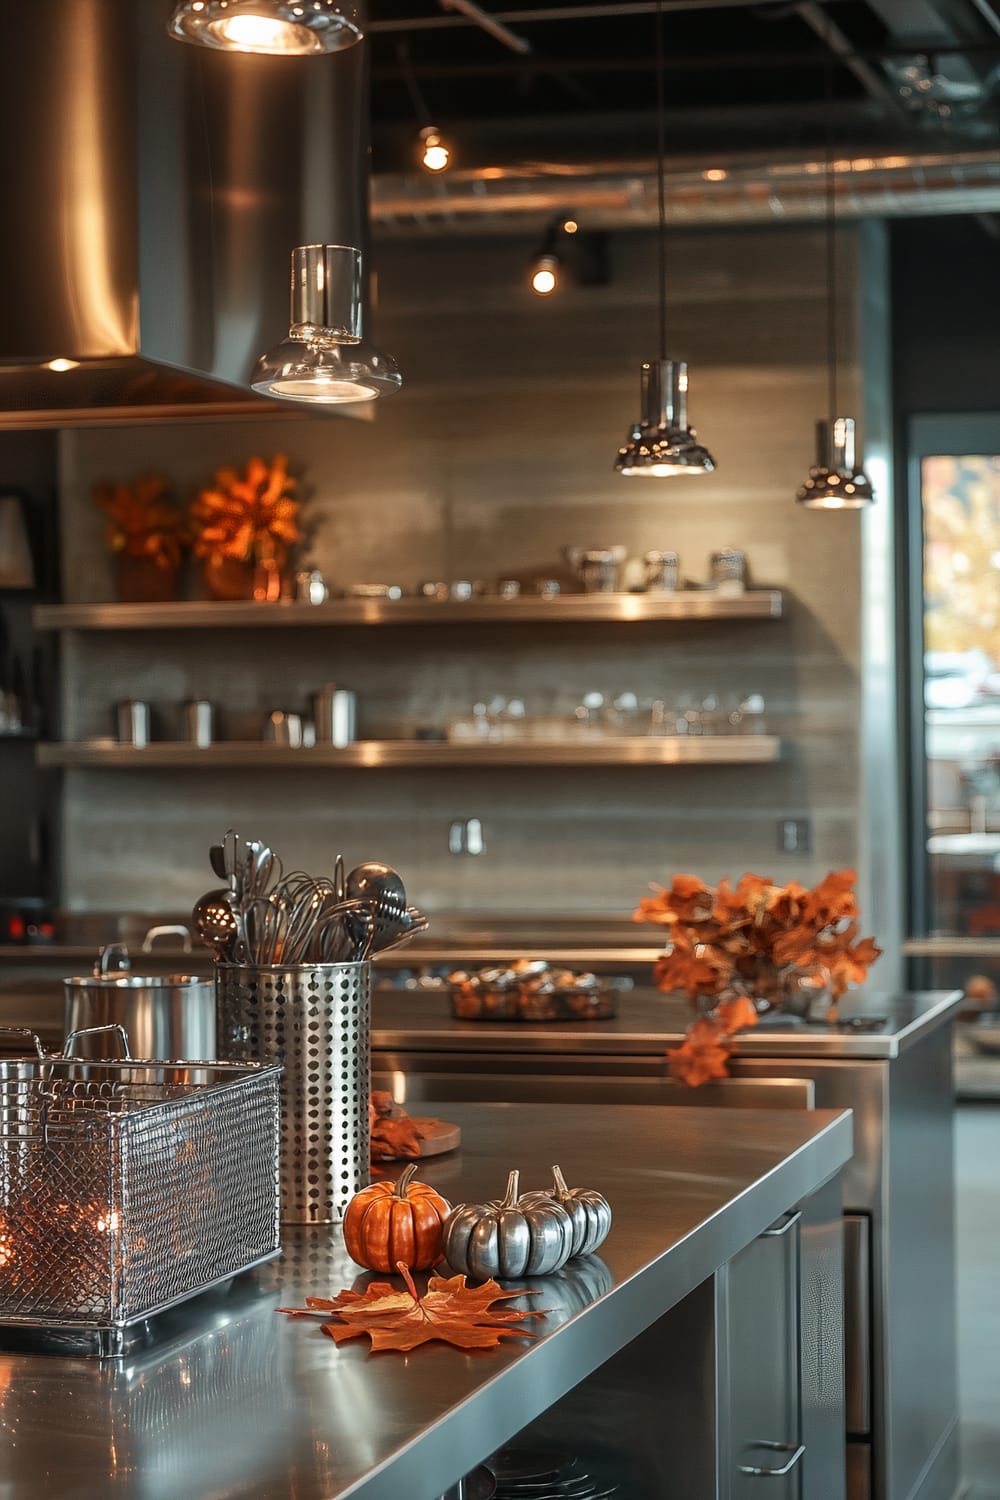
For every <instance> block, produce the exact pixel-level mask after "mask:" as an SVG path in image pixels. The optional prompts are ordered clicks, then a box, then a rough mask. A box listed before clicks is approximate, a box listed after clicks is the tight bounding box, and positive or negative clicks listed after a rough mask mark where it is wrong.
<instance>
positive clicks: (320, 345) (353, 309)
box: [250, 245, 403, 406]
mask: <svg viewBox="0 0 1000 1500" xmlns="http://www.w3.org/2000/svg"><path fill="white" fill-rule="evenodd" d="M361 306H362V280H361V251H360V250H356V249H355V248H354V247H353V246H352V245H298V246H296V248H295V249H294V250H293V251H292V310H291V326H290V327H289V330H288V337H287V339H285V340H284V341H283V342H282V343H280V344H278V345H277V347H276V348H274V349H272V350H270V351H269V352H268V353H267V354H265V355H264V356H263V358H261V359H260V360H258V362H257V367H256V369H255V370H254V372H253V376H252V379H251V382H250V383H251V385H252V386H253V388H254V390H255V391H259V392H260V393H261V395H263V396H277V397H279V398H280V399H282V400H285V401H308V402H314V403H316V404H317V405H326V406H332V405H337V404H338V403H343V402H348V401H373V400H374V399H375V397H376V396H382V395H385V394H386V393H388V392H390V391H395V390H398V389H399V387H400V386H401V385H402V383H403V377H402V376H401V375H400V373H399V370H398V369H397V368H396V364H395V362H394V361H393V360H391V359H390V358H389V357H388V355H385V354H380V353H379V351H378V350H377V349H373V348H372V347H371V345H370V344H366V343H365V342H364V341H363V339H362V337H361Z"/></svg>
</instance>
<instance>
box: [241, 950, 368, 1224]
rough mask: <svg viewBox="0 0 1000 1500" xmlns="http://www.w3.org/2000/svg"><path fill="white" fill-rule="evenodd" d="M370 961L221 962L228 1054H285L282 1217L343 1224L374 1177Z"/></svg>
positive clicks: (257, 1056) (265, 1056)
mask: <svg viewBox="0 0 1000 1500" xmlns="http://www.w3.org/2000/svg"><path fill="white" fill-rule="evenodd" d="M371 969H372V966H371V964H370V963H347V964H294V965H289V966H287V967H281V966H279V965H251V964H216V966H215V993H216V1007H217V1010H216V1014H217V1025H218V1041H219V1051H220V1055H221V1056H222V1057H223V1058H226V1059H230V1060H234V1061H247V1060H254V1061H264V1060H277V1061H279V1062H281V1063H282V1064H283V1065H284V1072H283V1073H282V1077H281V1148H280V1169H279V1170H280V1178H281V1219H282V1222H283V1223H285V1224H339V1223H340V1222H341V1221H342V1220H343V1217H344V1213H345V1210H346V1208H347V1205H348V1203H349V1202H350V1201H351V1199H352V1197H353V1196H354V1194H355V1193H356V1192H358V1191H359V1190H360V1189H361V1188H362V1187H364V1186H366V1184H367V1183H368V1180H369V1175H370V1144H369V1133H368V1102H369V1098H370V1094H371V984H372V980H371Z"/></svg>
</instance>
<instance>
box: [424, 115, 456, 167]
mask: <svg viewBox="0 0 1000 1500" xmlns="http://www.w3.org/2000/svg"><path fill="white" fill-rule="evenodd" d="M420 139H421V141H422V142H423V155H422V156H421V158H420V160H421V162H422V163H423V165H424V166H425V167H426V169H427V171H428V172H443V171H444V170H445V168H446V167H447V165H448V163H449V161H450V160H451V152H450V151H449V150H448V147H447V146H446V145H445V143H444V141H443V140H442V138H441V132H440V131H439V130H438V129H437V127H436V126H434V125H428V126H426V127H425V128H424V129H423V130H422V131H421V132H420Z"/></svg>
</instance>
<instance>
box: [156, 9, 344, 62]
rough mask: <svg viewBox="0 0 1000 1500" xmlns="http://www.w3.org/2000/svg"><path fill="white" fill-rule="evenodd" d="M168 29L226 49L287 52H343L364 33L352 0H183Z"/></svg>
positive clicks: (182, 37)
mask: <svg viewBox="0 0 1000 1500" xmlns="http://www.w3.org/2000/svg"><path fill="white" fill-rule="evenodd" d="M167 30H168V31H169V33H170V35H171V36H174V37H176V38H177V39H178V41H181V42H195V43H197V44H198V46H201V47H213V48H215V49H216V50H218V51H222V52H263V53H269V54H270V55H272V56H282V57H305V56H308V55H310V54H315V53H319V52H342V51H343V50H344V48H345V47H353V45H354V43H355V42H360V41H361V38H362V36H363V35H364V32H363V30H362V26H361V12H360V6H358V5H357V4H353V3H350V0H179V4H177V5H176V6H175V7H174V12H173V15H172V16H171V18H170V21H169V22H168V24H167Z"/></svg>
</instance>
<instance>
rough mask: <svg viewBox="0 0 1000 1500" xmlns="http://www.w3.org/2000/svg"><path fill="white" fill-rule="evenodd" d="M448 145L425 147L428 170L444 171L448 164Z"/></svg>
mask: <svg viewBox="0 0 1000 1500" xmlns="http://www.w3.org/2000/svg"><path fill="white" fill-rule="evenodd" d="M448 157H449V152H448V147H447V146H427V147H426V148H425V149H424V166H425V167H426V168H427V170H428V172H443V171H444V169H445V167H446V166H447V165H448Z"/></svg>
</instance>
